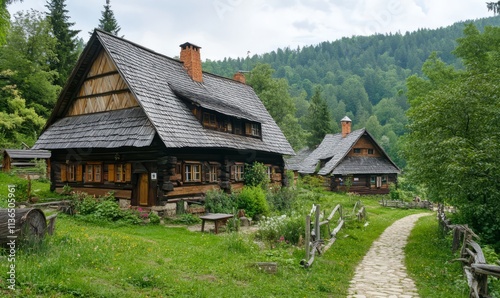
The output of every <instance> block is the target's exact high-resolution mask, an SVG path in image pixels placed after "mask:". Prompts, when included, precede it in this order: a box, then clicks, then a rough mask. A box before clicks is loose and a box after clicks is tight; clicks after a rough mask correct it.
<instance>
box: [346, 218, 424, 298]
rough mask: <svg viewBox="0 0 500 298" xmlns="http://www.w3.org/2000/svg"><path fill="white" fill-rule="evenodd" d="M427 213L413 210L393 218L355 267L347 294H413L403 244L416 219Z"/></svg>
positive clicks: (384, 297)
mask: <svg viewBox="0 0 500 298" xmlns="http://www.w3.org/2000/svg"><path fill="white" fill-rule="evenodd" d="M427 215H429V213H420V214H413V215H409V216H407V217H404V218H402V219H400V220H397V221H395V222H394V223H393V224H392V225H391V226H390V227H388V228H387V229H386V230H385V231H384V232H383V233H382V235H380V238H379V239H377V240H375V242H373V244H372V246H371V247H370V250H369V251H368V253H367V254H366V255H365V257H364V258H363V260H362V261H361V263H360V264H359V265H358V267H357V268H356V272H355V274H354V278H353V279H352V280H351V284H350V287H349V295H348V296H347V297H348V298H415V297H419V296H418V293H417V289H416V287H415V283H414V282H413V280H412V279H411V278H409V277H408V275H407V274H406V267H405V265H404V251H403V249H404V247H405V246H406V242H407V240H408V236H409V235H410V232H411V230H412V229H413V226H414V225H415V223H416V221H417V220H418V219H419V218H420V217H422V216H427Z"/></svg>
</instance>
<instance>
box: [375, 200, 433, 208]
mask: <svg viewBox="0 0 500 298" xmlns="http://www.w3.org/2000/svg"><path fill="white" fill-rule="evenodd" d="M379 203H380V205H382V206H384V207H393V208H408V209H417V208H420V209H430V210H432V208H433V207H434V206H433V204H432V203H431V202H429V201H419V202H416V201H413V202H404V201H399V200H384V199H382V200H380V202H379Z"/></svg>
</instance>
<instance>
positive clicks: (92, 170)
mask: <svg viewBox="0 0 500 298" xmlns="http://www.w3.org/2000/svg"><path fill="white" fill-rule="evenodd" d="M102 170H103V166H102V163H87V164H86V165H85V182H86V183H101V182H102V178H103V171H102Z"/></svg>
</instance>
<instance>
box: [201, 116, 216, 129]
mask: <svg viewBox="0 0 500 298" xmlns="http://www.w3.org/2000/svg"><path fill="white" fill-rule="evenodd" d="M203 126H204V127H207V128H211V129H217V115H215V114H213V113H209V112H203Z"/></svg>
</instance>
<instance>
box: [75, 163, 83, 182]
mask: <svg viewBox="0 0 500 298" xmlns="http://www.w3.org/2000/svg"><path fill="white" fill-rule="evenodd" d="M82 172H83V167H82V165H81V164H79V165H77V166H76V175H75V176H76V181H78V182H82V181H83V177H82V174H83V173H82Z"/></svg>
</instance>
